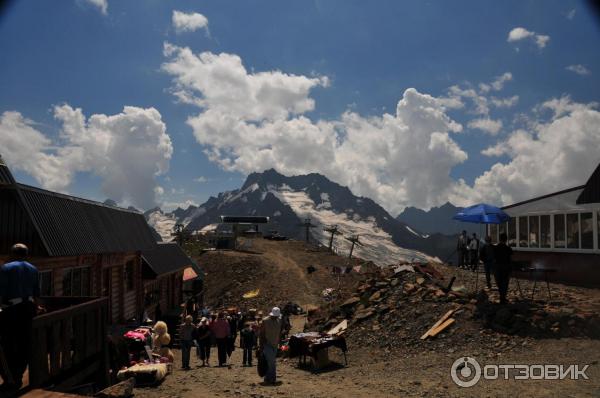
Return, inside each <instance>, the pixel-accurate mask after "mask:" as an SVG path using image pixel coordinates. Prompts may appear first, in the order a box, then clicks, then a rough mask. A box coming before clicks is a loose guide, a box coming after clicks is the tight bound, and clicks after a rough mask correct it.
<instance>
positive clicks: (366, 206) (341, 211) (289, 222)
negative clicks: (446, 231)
mask: <svg viewBox="0 0 600 398" xmlns="http://www.w3.org/2000/svg"><path fill="white" fill-rule="evenodd" d="M221 215H260V216H268V217H270V224H269V225H267V226H266V227H265V228H264V229H265V230H277V231H278V232H279V233H280V234H282V235H286V236H289V237H293V238H298V239H303V237H304V229H303V228H302V227H301V226H300V225H299V224H301V223H302V222H303V220H304V219H305V218H310V219H311V222H312V224H314V225H315V227H314V228H312V229H311V235H312V238H313V239H316V240H318V241H319V242H321V243H322V244H323V245H327V244H328V242H329V236H330V235H329V233H327V232H325V231H324V230H323V228H324V227H326V226H330V225H337V226H338V229H339V231H340V232H341V233H342V234H341V235H337V236H336V237H335V240H334V247H335V248H336V249H337V251H338V253H340V254H346V253H348V252H349V250H350V245H351V243H350V242H349V241H348V240H347V239H345V238H344V237H349V236H352V235H359V240H360V243H362V246H356V247H355V249H354V253H355V254H356V256H358V257H361V258H364V259H367V260H372V261H373V262H375V263H376V264H378V265H386V264H392V263H395V262H398V261H404V260H408V261H410V260H413V259H415V260H425V261H427V260H431V259H432V258H433V257H435V256H438V257H440V258H443V257H444V256H446V255H448V254H450V252H451V251H452V249H453V245H454V241H453V240H452V241H451V242H450V241H449V238H448V237H445V236H442V235H439V234H435V235H431V236H430V235H425V234H422V233H420V232H418V230H416V229H415V228H411V227H410V226H408V225H406V224H404V223H403V222H400V221H398V220H396V219H395V218H394V217H393V216H391V215H390V214H389V213H388V212H387V211H385V210H384V209H383V208H382V207H381V206H379V205H378V204H377V203H375V202H374V201H373V200H371V199H369V198H364V197H357V196H355V195H354V194H352V192H351V191H350V190H349V189H348V188H347V187H343V186H341V185H339V184H336V183H335V182H332V181H330V180H329V179H327V178H326V177H324V176H322V175H320V174H308V175H301V176H292V177H286V176H284V175H281V174H279V173H278V172H276V171H275V170H273V169H271V170H267V171H265V172H263V173H252V174H250V175H249V176H248V178H247V179H246V182H245V183H244V185H243V186H242V187H241V188H240V189H238V190H234V191H228V192H223V193H221V194H219V195H218V196H217V197H211V198H209V200H208V201H206V203H204V204H202V205H201V206H199V207H195V206H190V208H188V209H186V210H183V209H177V210H175V211H174V212H172V213H168V214H165V213H163V212H162V211H160V209H158V210H157V209H154V211H152V212H147V219H148V223H149V224H150V225H152V226H153V227H154V228H155V229H156V230H157V231H158V232H159V233H160V235H161V236H162V237H163V239H168V240H171V239H172V237H171V236H170V233H171V231H172V229H173V227H174V225H175V223H176V222H180V223H182V224H184V225H185V227H186V229H188V230H191V231H196V230H200V229H202V228H203V227H205V226H207V225H209V224H214V223H218V222H219V221H220V218H219V217H220V216H221Z"/></svg>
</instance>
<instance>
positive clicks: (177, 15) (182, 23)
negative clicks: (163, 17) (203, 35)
mask: <svg viewBox="0 0 600 398" xmlns="http://www.w3.org/2000/svg"><path fill="white" fill-rule="evenodd" d="M171 20H172V22H173V27H175V32H177V33H183V32H194V31H196V30H198V29H206V32H207V33H208V19H207V18H206V17H205V16H204V15H202V14H199V13H197V12H192V13H185V12H182V11H177V10H173V16H172V17H171Z"/></svg>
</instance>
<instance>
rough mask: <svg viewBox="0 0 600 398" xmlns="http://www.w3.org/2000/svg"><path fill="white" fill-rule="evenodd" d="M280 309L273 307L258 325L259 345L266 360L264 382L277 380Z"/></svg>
mask: <svg viewBox="0 0 600 398" xmlns="http://www.w3.org/2000/svg"><path fill="white" fill-rule="evenodd" d="M281 326H282V324H281V310H280V309H279V307H273V309H272V310H271V312H270V313H269V316H267V317H266V318H265V319H263V321H262V324H261V326H260V334H259V339H260V342H259V344H260V347H259V351H261V352H262V354H263V355H264V357H265V359H266V361H267V366H268V368H267V373H266V374H265V379H264V380H265V383H266V384H275V383H276V382H277V349H278V348H279V340H280V338H281Z"/></svg>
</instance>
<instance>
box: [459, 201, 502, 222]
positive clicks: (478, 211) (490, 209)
mask: <svg viewBox="0 0 600 398" xmlns="http://www.w3.org/2000/svg"><path fill="white" fill-rule="evenodd" d="M452 218H453V219H454V220H458V221H463V222H472V223H476V224H501V223H503V222H506V221H508V220H509V219H510V216H509V215H508V214H506V213H505V212H503V211H502V209H500V208H498V207H496V206H492V205H488V204H485V203H480V204H478V205H473V206H469V207H466V208H464V209H463V210H461V211H459V212H458V213H456V215H455V216H454V217H452Z"/></svg>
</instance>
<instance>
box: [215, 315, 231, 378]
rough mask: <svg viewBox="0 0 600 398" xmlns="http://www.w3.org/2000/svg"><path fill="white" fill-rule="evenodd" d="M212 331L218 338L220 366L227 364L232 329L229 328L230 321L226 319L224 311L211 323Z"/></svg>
mask: <svg viewBox="0 0 600 398" xmlns="http://www.w3.org/2000/svg"><path fill="white" fill-rule="evenodd" d="M211 331H212V333H213V335H214V336H215V339H216V340H217V354H218V357H219V366H225V365H226V363H227V343H228V339H229V336H230V334H231V331H230V330H229V322H227V320H226V319H225V314H224V313H223V312H219V315H218V317H217V319H216V320H215V321H214V322H213V323H212V324H211Z"/></svg>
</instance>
